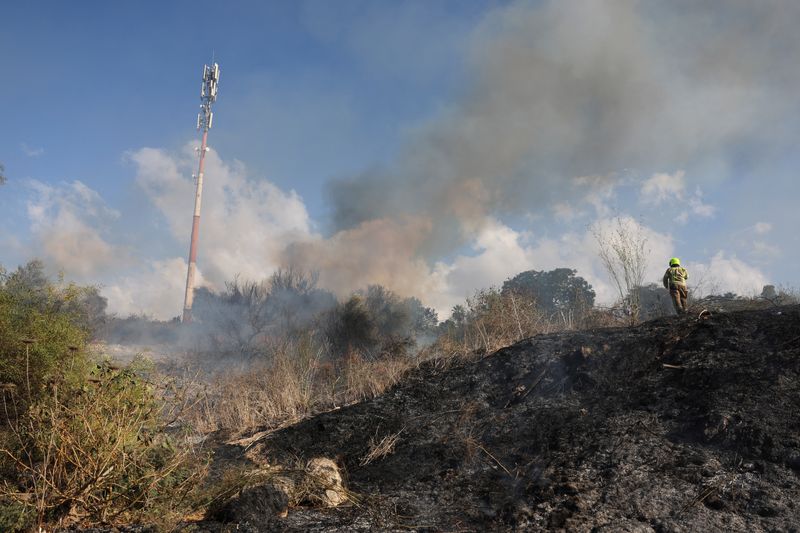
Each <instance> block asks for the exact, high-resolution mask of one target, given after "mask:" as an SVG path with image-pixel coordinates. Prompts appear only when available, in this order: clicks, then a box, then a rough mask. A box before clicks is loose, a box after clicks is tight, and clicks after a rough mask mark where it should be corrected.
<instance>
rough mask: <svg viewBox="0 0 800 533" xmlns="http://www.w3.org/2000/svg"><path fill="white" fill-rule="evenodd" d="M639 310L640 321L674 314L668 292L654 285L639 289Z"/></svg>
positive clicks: (650, 284) (649, 284)
mask: <svg viewBox="0 0 800 533" xmlns="http://www.w3.org/2000/svg"><path fill="white" fill-rule="evenodd" d="M639 309H640V310H639V318H640V319H642V320H650V319H651V318H659V317H662V316H667V315H673V314H675V309H674V308H673V306H672V298H671V297H670V295H669V291H668V290H667V289H665V288H664V287H662V286H660V285H656V284H655V283H648V284H647V285H645V286H643V287H639Z"/></svg>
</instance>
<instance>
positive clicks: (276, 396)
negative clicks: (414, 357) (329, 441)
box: [183, 344, 413, 433]
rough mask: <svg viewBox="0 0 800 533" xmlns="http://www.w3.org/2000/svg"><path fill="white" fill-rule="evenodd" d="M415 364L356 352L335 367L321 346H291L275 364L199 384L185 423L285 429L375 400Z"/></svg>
mask: <svg viewBox="0 0 800 533" xmlns="http://www.w3.org/2000/svg"><path fill="white" fill-rule="evenodd" d="M412 366H413V363H412V361H411V360H410V359H408V358H385V359H378V360H367V359H365V358H364V357H362V356H360V355H359V354H357V353H352V354H351V355H350V356H349V357H347V358H346V359H345V360H344V361H342V362H340V363H339V364H338V365H335V364H333V363H331V362H328V361H326V360H325V359H324V352H323V351H322V349H320V348H317V349H314V350H312V351H309V348H308V347H301V346H296V345H292V344H286V345H283V346H282V347H281V348H280V349H278V350H276V351H275V352H274V354H273V357H272V360H271V361H270V362H260V363H255V364H253V365H251V366H249V367H247V368H245V369H240V370H236V371H229V372H226V373H223V374H221V375H218V376H216V377H215V378H213V379H212V380H211V381H210V383H207V384H204V385H199V384H195V385H194V389H195V391H196V392H195V393H196V396H197V401H196V402H194V404H193V406H192V408H191V409H189V410H188V412H187V415H186V416H185V417H184V418H183V421H184V422H186V423H188V424H190V425H191V427H193V428H194V429H195V430H196V431H199V432H202V433H207V432H211V431H216V430H219V429H228V430H234V431H240V430H244V429H248V428H254V427H264V426H266V427H272V428H275V427H281V426H284V425H287V424H291V423H293V422H297V421H299V420H301V419H303V418H305V417H308V416H311V415H313V414H316V413H319V412H322V411H325V410H329V409H333V408H336V407H340V406H342V405H348V404H350V403H353V402H356V401H360V400H363V399H366V398H371V397H374V396H376V395H378V394H380V393H382V392H383V391H384V390H386V389H387V388H388V387H390V386H391V385H393V384H395V383H397V381H399V380H400V378H401V377H402V376H403V375H404V374H405V372H407V371H408V370H409V369H410V368H411V367H412Z"/></svg>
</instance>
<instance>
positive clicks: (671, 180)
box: [640, 170, 686, 205]
mask: <svg viewBox="0 0 800 533" xmlns="http://www.w3.org/2000/svg"><path fill="white" fill-rule="evenodd" d="M685 176H686V173H685V172H684V171H683V170H678V171H677V172H675V173H674V174H666V173H658V174H653V175H652V176H651V177H650V178H649V179H647V180H645V181H644V182H643V183H642V188H641V190H640V196H641V199H642V202H643V203H645V204H649V205H658V204H661V203H663V202H665V201H667V200H673V199H677V200H680V199H682V198H683V195H684V191H685V190H686V180H685V179H684V178H685Z"/></svg>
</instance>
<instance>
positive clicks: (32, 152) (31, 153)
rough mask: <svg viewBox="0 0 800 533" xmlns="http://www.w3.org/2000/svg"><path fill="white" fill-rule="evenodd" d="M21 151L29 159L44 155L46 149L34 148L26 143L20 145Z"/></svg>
mask: <svg viewBox="0 0 800 533" xmlns="http://www.w3.org/2000/svg"><path fill="white" fill-rule="evenodd" d="M19 149H20V150H22V153H23V154H25V155H26V156H28V157H39V156H40V155H43V154H44V148H34V147H32V146H28V145H27V144H26V143H19Z"/></svg>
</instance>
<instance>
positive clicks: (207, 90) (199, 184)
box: [182, 63, 219, 323]
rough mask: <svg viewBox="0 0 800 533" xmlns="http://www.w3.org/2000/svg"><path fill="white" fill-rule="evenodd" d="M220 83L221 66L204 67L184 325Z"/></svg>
mask: <svg viewBox="0 0 800 533" xmlns="http://www.w3.org/2000/svg"><path fill="white" fill-rule="evenodd" d="M218 83H219V65H218V64H216V63H212V64H211V66H209V65H203V84H202V85H201V87H200V102H201V103H200V113H198V114H197V129H198V130H199V131H202V132H203V137H202V141H201V142H200V149H199V156H200V162H199V163H198V168H197V175H196V176H195V180H196V186H195V193H194V216H193V217H192V238H191V241H190V244H189V269H188V271H187V272H186V294H185V295H184V298H183V319H182V321H183V322H184V323H189V322H191V321H192V301H193V300H194V275H195V271H196V269H197V239H198V235H199V232H200V205H201V203H202V200H203V168H204V163H205V158H206V152H207V151H208V145H207V143H208V130H210V129H211V124H212V122H213V121H214V113H212V112H211V105H212V104H213V103H214V102H216V101H217V84H218Z"/></svg>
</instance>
